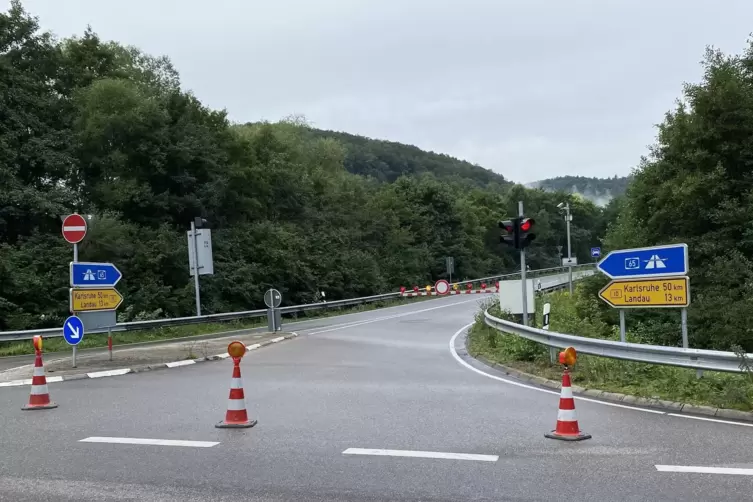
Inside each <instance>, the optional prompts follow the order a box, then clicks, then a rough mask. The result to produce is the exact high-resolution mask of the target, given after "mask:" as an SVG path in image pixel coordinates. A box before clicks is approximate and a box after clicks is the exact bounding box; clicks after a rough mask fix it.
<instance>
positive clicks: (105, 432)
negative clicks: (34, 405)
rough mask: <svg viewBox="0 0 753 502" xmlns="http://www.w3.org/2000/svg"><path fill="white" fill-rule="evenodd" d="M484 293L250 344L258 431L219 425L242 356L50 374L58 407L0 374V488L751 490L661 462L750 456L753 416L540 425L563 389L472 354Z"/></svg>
mask: <svg viewBox="0 0 753 502" xmlns="http://www.w3.org/2000/svg"><path fill="white" fill-rule="evenodd" d="M483 298H485V296H483V295H474V296H470V295H469V296H459V297H452V298H444V299H437V300H430V301H426V302H421V303H417V304H412V305H405V306H400V307H395V308H390V309H385V310H378V311H370V312H364V313H361V314H356V315H350V316H348V317H347V318H330V319H323V320H321V321H320V322H319V323H318V324H317V326H310V327H307V328H305V327H304V328H303V329H298V330H297V331H298V333H299V334H300V335H301V336H299V337H298V338H297V339H294V340H291V341H287V342H284V343H281V344H278V345H273V346H270V347H266V348H264V349H261V350H259V351H256V352H251V353H249V354H248V355H247V356H246V357H245V358H244V360H243V362H242V366H241V367H242V370H243V379H244V387H245V393H246V401H247V404H248V409H249V413H250V414H251V416H252V417H253V418H256V419H258V420H259V424H258V425H257V426H256V427H254V428H252V429H239V430H227V429H216V428H215V427H214V425H215V424H216V423H217V422H219V421H220V420H222V419H223V418H224V414H225V410H226V406H227V396H228V390H229V385H230V376H231V366H232V364H231V363H230V362H229V361H219V362H212V363H206V364H202V365H195V366H187V367H180V368H173V369H169V370H162V371H155V372H149V373H142V374H134V375H126V376H122V377H112V378H102V379H96V380H81V381H73V382H64V383H59V384H50V392H51V397H52V399H53V400H54V401H56V402H57V403H58V404H59V405H60V406H59V408H57V409H54V410H47V411H31V412H29V411H21V409H20V408H21V406H22V405H23V404H25V403H26V402H27V400H28V393H29V389H28V388H25V387H12V388H10V387H9V388H1V389H0V410H1V411H0V417H1V418H2V422H1V423H2V427H0V444H1V445H2V455H0V500H2V501H4V500H8V501H14V502H24V501H35V502H36V501H47V500H49V501H59V500H60V501H74V500H75V501H97V502H101V501H110V500H113V501H114V500H138V501H147V502H149V501H175V502H178V501H181V502H186V501H238V500H249V501H283V500H291V501H346V500H347V501H377V500H391V501H408V500H410V501H413V500H415V501H418V500H421V501H437V502H438V501H466V500H479V501H481V500H483V501H551V500H565V499H567V500H579V501H599V502H603V501H612V500H614V501H647V500H650V501H659V500H678V501H680V500H682V501H690V500H699V501H722V500H724V501H731V500H749V498H750V478H749V477H748V476H742V475H732V474H701V473H676V472H663V471H659V470H657V467H656V465H660V466H662V465H669V466H716V467H722V468H724V469H723V471H724V472H736V471H734V469H735V468H743V469H750V468H752V467H753V462H752V460H751V459H752V458H753V450H751V448H750V447H749V442H750V441H749V439H750V435H751V434H752V433H753V428H751V427H748V426H745V425H734V424H730V423H718V422H710V421H707V420H700V419H691V418H686V417H675V416H670V415H668V414H666V413H661V412H658V413H652V412H650V411H652V410H648V411H641V410H635V409H630V408H626V407H618V406H609V405H606V404H602V403H598V402H593V401H584V400H577V401H576V406H577V414H578V419H579V421H580V425H581V428H582V429H584V430H586V431H587V432H589V433H590V434H592V435H593V439H591V440H588V441H583V442H579V443H566V442H560V441H556V440H551V439H546V438H544V433H545V432H549V431H550V430H551V429H552V428H553V427H554V424H555V421H556V416H557V403H558V396H557V395H556V394H552V393H551V392H550V391H548V389H546V390H545V389H538V388H534V387H530V386H527V385H521V384H520V383H518V382H514V381H511V380H509V379H506V380H507V381H502V380H500V379H499V375H497V374H495V373H494V372H493V370H489V369H488V368H485V367H483V366H482V365H480V364H478V363H474V362H470V363H469V362H467V361H466V359H465V358H464V357H463V354H462V352H463V351H462V343H461V340H462V336H463V330H464V327H466V326H467V325H468V324H469V323H470V322H471V321H472V318H473V315H474V313H475V312H476V311H477V308H478V305H477V303H478V302H479V300H480V299H483ZM456 335H457V336H456ZM451 341H452V342H453V345H455V346H456V347H459V348H460V349H459V352H460V353H459V354H456V353H455V352H456V351H458V349H452V348H451ZM473 368H476V369H475V370H474V369H473ZM479 371H481V372H483V374H482V373H480V372H479ZM91 438H94V439H91ZM96 438H104V439H96ZM113 438H126V440H133V438H141V439H148V440H173V441H177V442H178V443H177V445H176V444H165V443H164V442H162V443H161V444H123V443H119V442H117V441H122V440H118V439H113ZM85 439H88V440H89V441H105V442H83V441H82V440H85ZM153 442H156V441H153ZM192 442H198V443H192ZM157 443H159V442H157ZM374 450H376V451H374ZM389 450H396V451H389ZM421 452H429V453H421ZM375 453H376V455H375ZM457 454H469V455H471V456H470V457H465V458H458V457H460V456H459V455H457ZM396 455H397V456H396ZM427 455H428V456H433V457H435V458H424V457H425V456H427ZM672 469H676V468H674V467H673V468H672ZM750 472H751V473H753V470H751V471H750Z"/></svg>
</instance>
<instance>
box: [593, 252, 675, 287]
mask: <svg viewBox="0 0 753 502" xmlns="http://www.w3.org/2000/svg"><path fill="white" fill-rule="evenodd" d="M597 267H598V268H599V270H600V271H601V272H602V273H603V274H604V275H606V276H607V277H609V278H610V279H625V278H635V279H638V278H641V277H671V276H680V275H687V274H688V268H689V267H688V245H687V244H671V245H667V246H654V247H648V248H635V249H620V250H618V251H612V252H611V253H609V254H608V255H606V256H605V257H604V259H603V260H601V261H600V262H599V263H598V265H597Z"/></svg>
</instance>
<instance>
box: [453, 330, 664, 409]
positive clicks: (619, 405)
mask: <svg viewBox="0 0 753 502" xmlns="http://www.w3.org/2000/svg"><path fill="white" fill-rule="evenodd" d="M474 324H475V323H473V322H472V323H470V324H467V325H465V326H463V327H462V328H460V329H459V330H458V331H457V333H455V334H454V335H453V336H452V338H451V339H450V353H452V357H454V358H455V360H456V361H457V362H459V363H460V364H462V365H463V366H465V367H466V368H468V369H469V370H471V371H475V372H476V373H478V374H479V375H483V376H485V377H488V378H491V379H493V380H498V381H500V382H505V383H509V384H510V385H515V386H517V387H523V388H524V389H531V390H535V391H538V392H546V393H547V394H554V395H557V396H559V395H560V393H559V392H557V391H554V390H548V389H541V388H539V387H534V386H532V385H526V384H524V383H520V382H515V381H513V380H508V379H506V378H501V377H498V376H496V375H490V374H489V373H485V372H483V371H481V370H480V369H478V368H474V367H473V366H471V365H470V364H468V363H467V362H465V361H463V359H462V358H461V357H460V356H459V355H458V353H457V352H456V351H455V339H456V338H457V337H458V336H459V335H460V334H461V333H463V332H464V331H465V330H467V329H468V328H470V327H471V326H473V325H474ZM575 399H577V400H579V401H588V402H590V403H598V404H603V405H605V406H614V407H615V408H626V409H628V410H636V411H645V412H646V413H654V414H657V415H666V414H667V413H666V412H663V411H658V410H648V409H646V408H637V407H635V406H626V405H624V404H616V403H607V402H605V401H599V400H597V399H590V398H587V397H580V396H576V397H575Z"/></svg>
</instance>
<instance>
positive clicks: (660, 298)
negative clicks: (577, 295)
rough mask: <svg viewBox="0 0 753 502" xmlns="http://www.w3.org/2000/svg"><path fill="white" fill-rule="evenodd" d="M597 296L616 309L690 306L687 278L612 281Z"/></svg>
mask: <svg viewBox="0 0 753 502" xmlns="http://www.w3.org/2000/svg"><path fill="white" fill-rule="evenodd" d="M599 296H600V297H601V299H602V300H604V301H605V302H607V303H608V304H609V305H611V306H612V307H617V308H652V307H687V306H688V305H689V304H690V288H689V284H688V278H687V277H667V278H664V279H631V280H625V281H612V282H610V283H609V284H607V285H606V286H604V288H602V290H601V291H599Z"/></svg>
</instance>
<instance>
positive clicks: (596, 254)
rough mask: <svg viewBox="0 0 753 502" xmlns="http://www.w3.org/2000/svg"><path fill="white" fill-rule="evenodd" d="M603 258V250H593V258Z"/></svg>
mask: <svg viewBox="0 0 753 502" xmlns="http://www.w3.org/2000/svg"><path fill="white" fill-rule="evenodd" d="M599 256H601V248H591V258H598V257H599Z"/></svg>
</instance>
